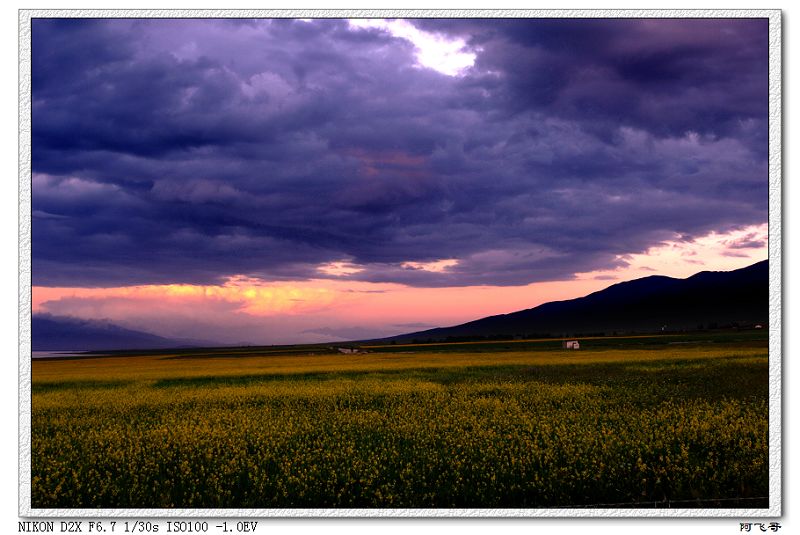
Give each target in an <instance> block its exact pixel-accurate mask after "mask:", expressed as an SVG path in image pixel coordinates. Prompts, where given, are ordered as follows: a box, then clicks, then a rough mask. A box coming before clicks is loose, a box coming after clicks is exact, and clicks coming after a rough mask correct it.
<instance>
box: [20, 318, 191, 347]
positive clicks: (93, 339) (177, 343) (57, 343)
mask: <svg viewBox="0 0 800 535" xmlns="http://www.w3.org/2000/svg"><path fill="white" fill-rule="evenodd" d="M191 345H198V344H196V343H193V342H192V341H190V340H173V339H170V338H164V337H162V336H157V335H155V334H150V333H147V332H142V331H135V330H132V329H126V328H124V327H120V326H119V325H115V324H113V323H110V322H106V321H97V320H82V319H77V318H66V317H59V316H49V315H35V316H33V318H31V346H32V349H33V351H62V350H63V351H104V350H115V349H165V348H171V347H186V346H191ZM204 345H205V344H204Z"/></svg>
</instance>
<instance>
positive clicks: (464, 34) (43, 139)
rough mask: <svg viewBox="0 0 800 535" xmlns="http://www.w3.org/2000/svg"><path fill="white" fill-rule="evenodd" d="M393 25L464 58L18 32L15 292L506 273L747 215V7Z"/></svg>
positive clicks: (725, 225) (186, 34)
mask: <svg viewBox="0 0 800 535" xmlns="http://www.w3.org/2000/svg"><path fill="white" fill-rule="evenodd" d="M415 24H416V25H417V26H418V27H420V28H423V29H425V30H427V31H434V32H438V33H440V34H442V35H446V36H449V37H459V38H462V39H464V41H465V42H467V46H468V48H469V49H470V50H472V51H473V52H474V53H475V54H476V61H475V65H474V66H473V67H471V68H469V69H468V70H466V71H464V73H463V75H462V76H456V77H452V76H447V75H445V74H442V73H439V72H436V71H434V70H432V69H429V68H422V67H420V66H419V65H417V64H416V58H415V48H414V45H413V44H412V43H410V42H408V41H406V40H404V39H400V38H396V37H392V36H391V35H389V33H387V32H385V31H380V30H375V29H371V30H367V29H359V30H355V29H352V28H350V27H349V26H348V24H347V22H345V21H340V20H318V21H313V22H310V23H308V22H302V21H292V20H275V21H267V20H259V21H240V20H80V19H69V20H56V21H54V20H44V19H37V20H35V21H34V22H33V32H32V39H33V44H32V51H33V57H32V64H33V71H32V88H33V95H32V96H33V102H32V113H33V132H32V140H33V151H32V164H33V171H34V177H33V210H34V218H33V279H34V284H39V285H82V286H108V285H125V284H134V283H169V282H189V283H212V282H219V281H221V280H224V278H225V277H227V276H230V275H234V274H244V275H249V276H254V277H262V278H264V279H269V280H293V279H295V280H296V279H305V278H312V277H326V276H330V277H337V276H336V275H329V274H328V275H326V274H325V272H323V271H320V270H318V267H319V266H321V265H325V264H328V263H331V262H347V263H351V264H354V265H356V266H358V267H360V268H361V271H358V272H357V273H352V274H350V275H339V276H338V277H339V278H345V279H355V280H366V281H376V282H400V283H405V284H409V285H415V286H449V285H469V284H501V285H509V284H526V283H529V282H533V281H540V280H559V279H565V278H569V277H571V276H572V274H574V273H576V272H581V271H590V270H593V269H598V268H608V267H613V266H615V265H619V264H620V262H623V261H624V260H621V259H620V258H619V257H620V256H622V257H623V258H624V255H625V254H630V253H636V252H641V251H644V250H646V249H647V248H648V247H650V246H652V245H654V244H657V243H658V242H659V241H661V240H665V239H673V238H674V237H675V236H676V235H684V236H702V235H704V234H706V233H708V232H710V231H717V232H725V231H727V230H730V229H733V228H740V227H743V226H746V225H750V224H759V223H763V222H764V221H766V208H767V175H766V172H767V147H766V132H767V70H766V69H767V26H766V21H763V20H755V19H751V20H680V19H674V20H539V21H536V20H457V21H456V20H454V21H448V20H426V21H416V22H415ZM739 246H740V247H745V246H747V245H739ZM442 259H456V260H458V264H456V265H454V266H451V267H449V268H447V269H445V270H444V271H440V272H436V271H432V270H431V269H426V268H425V266H420V265H417V264H414V263H426V262H434V261H437V260H442ZM409 262H410V263H411V264H409Z"/></svg>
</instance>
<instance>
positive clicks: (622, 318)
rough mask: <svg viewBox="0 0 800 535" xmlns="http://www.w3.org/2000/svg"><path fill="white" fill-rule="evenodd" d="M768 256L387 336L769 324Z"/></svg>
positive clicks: (564, 333)
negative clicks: (750, 262) (723, 268)
mask: <svg viewBox="0 0 800 535" xmlns="http://www.w3.org/2000/svg"><path fill="white" fill-rule="evenodd" d="M768 318H769V261H768V260H764V261H761V262H758V263H756V264H753V265H751V266H748V267H745V268H742V269H737V270H734V271H702V272H700V273H697V274H695V275H692V276H691V277H688V278H686V279H677V278H672V277H665V276H661V275H654V276H650V277H643V278H640V279H635V280H631V281H627V282H620V283H618V284H614V285H612V286H609V287H608V288H606V289H604V290H600V291H598V292H594V293H592V294H589V295H587V296H585V297H580V298H577V299H570V300H567V301H553V302H549V303H545V304H542V305H539V306H537V307H535V308H530V309H527V310H520V311H518V312H512V313H510V314H500V315H497V316H489V317H486V318H482V319H478V320H475V321H470V322H468V323H464V324H461V325H455V326H452V327H442V328H436V329H428V330H425V331H418V332H413V333H409V334H403V335H399V336H393V337H391V338H386V339H384V341H396V342H408V341H413V340H416V341H428V340H430V341H441V340H453V339H456V340H458V339H471V338H492V337H503V338H505V337H514V336H523V337H531V336H534V337H535V336H576V335H590V334H609V335H610V334H614V333H616V334H623V333H636V332H657V331H676V330H694V329H709V328H711V329H713V328H717V327H731V326H751V327H752V326H755V325H757V324H762V325H766V324H767V321H768Z"/></svg>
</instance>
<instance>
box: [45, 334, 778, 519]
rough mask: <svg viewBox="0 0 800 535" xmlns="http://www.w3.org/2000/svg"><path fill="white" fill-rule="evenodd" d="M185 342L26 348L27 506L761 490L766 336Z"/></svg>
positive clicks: (439, 503) (736, 499)
mask: <svg viewBox="0 0 800 535" xmlns="http://www.w3.org/2000/svg"><path fill="white" fill-rule="evenodd" d="M179 356H180V355H177V354H162V355H151V356H126V357H114V358H92V359H79V360H50V361H34V362H33V377H32V387H33V389H32V390H33V396H32V403H33V406H32V436H31V446H32V467H31V475H32V501H33V507H35V508H49V507H58V508H69V507H80V508H94V507H112V508H138V507H147V508H161V507H164V508H175V507H181V508H184V507H186V508H192V507H197V508H217V507H236V508H275V507H281V508H283V507H318V508H319V507H415V508H416V507H424V508H438V507H532V508H535V507H570V506H587V505H597V504H616V505H617V506H620V505H622V506H625V505H629V506H634V507H635V506H649V507H652V506H653V502H657V503H664V504H666V503H669V504H670V505H671V506H672V507H676V506H691V505H692V504H697V505H703V506H706V507H708V506H709V504H711V506H714V505H720V506H725V507H737V506H741V507H744V506H752V505H753V503H754V502H752V501H748V500H750V499H761V498H762V497H764V496H767V494H768V487H769V485H768V463H767V449H768V448H767V435H768V433H767V399H768V395H767V389H768V380H767V352H766V348H759V347H746V348H735V347H715V346H714V345H712V344H708V345H706V346H700V345H687V346H686V347H677V348H669V349H658V350H647V349H630V350H627V349H626V350H620V349H613V350H596V351H591V350H588V351H580V352H566V351H565V352H561V351H542V352H530V351H528V352H526V351H514V352H484V353H480V352H470V351H469V348H465V349H459V350H458V351H453V352H440V353H433V352H424V351H422V352H414V353H403V352H395V353H381V354H378V353H372V354H364V355H358V354H356V355H332V354H326V355H293V356H280V355H273V354H264V355H259V354H257V353H255V354H246V355H243V356H239V357H235V358H230V357H227V358H226V357H210V358H203V357H199V358H176V357H179ZM728 500H730V501H728Z"/></svg>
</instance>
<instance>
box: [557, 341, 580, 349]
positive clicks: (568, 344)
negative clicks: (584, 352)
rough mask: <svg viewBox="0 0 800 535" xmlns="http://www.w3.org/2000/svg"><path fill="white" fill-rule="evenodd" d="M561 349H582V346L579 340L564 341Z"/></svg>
mask: <svg viewBox="0 0 800 535" xmlns="http://www.w3.org/2000/svg"><path fill="white" fill-rule="evenodd" d="M561 347H562V348H563V349H580V348H581V344H580V342H578V341H577V340H563V341H562V342H561Z"/></svg>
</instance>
